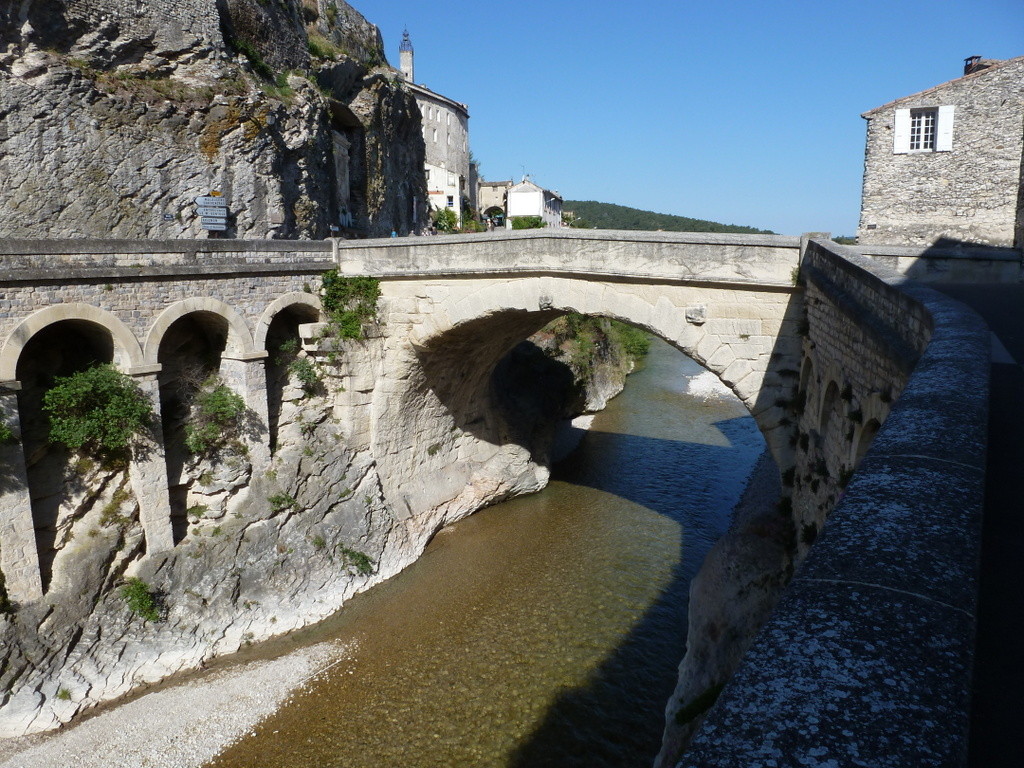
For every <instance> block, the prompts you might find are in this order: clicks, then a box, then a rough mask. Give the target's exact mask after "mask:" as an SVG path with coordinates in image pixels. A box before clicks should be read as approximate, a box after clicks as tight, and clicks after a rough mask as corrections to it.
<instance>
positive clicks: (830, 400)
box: [819, 381, 839, 438]
mask: <svg viewBox="0 0 1024 768" xmlns="http://www.w3.org/2000/svg"><path fill="white" fill-rule="evenodd" d="M821 403H822V404H821V428H820V429H819V432H821V436H822V437H823V438H824V437H825V436H826V435H827V434H828V428H829V425H830V424H831V423H832V422H833V421H835V418H834V417H835V416H837V415H838V411H839V385H838V384H836V383H835V382H834V381H830V382H829V383H828V387H826V389H825V397H824V398H823V399H822V401H821Z"/></svg>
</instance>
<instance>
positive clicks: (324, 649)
mask: <svg viewBox="0 0 1024 768" xmlns="http://www.w3.org/2000/svg"><path fill="white" fill-rule="evenodd" d="M354 651H355V649H354V648H350V647H345V646H341V645H337V644H333V643H319V644H317V645H314V646H310V647H308V648H303V649H301V650H298V651H294V652H292V653H288V654H286V655H284V656H281V657H279V658H276V659H269V660H258V661H249V662H245V663H242V664H238V665H231V666H228V667H226V668H224V669H219V670H216V671H213V672H209V673H206V674H203V675H202V676H200V677H195V676H190V678H189V679H187V680H183V681H182V682H179V683H171V684H169V685H166V686H164V687H160V688H159V689H158V690H155V691H152V692H150V693H146V694H143V695H142V696H139V697H138V698H136V699H134V700H132V701H129V702H128V703H125V704H120V705H117V706H113V707H111V708H108V709H107V710H106V711H104V712H102V713H99V714H96V715H94V716H91V717H87V718H86V719H84V720H83V721H82V722H80V723H78V724H77V725H74V726H71V727H70V728H67V729H66V730H63V731H59V732H57V733H47V734H36V735H33V736H23V737H20V738H15V739H7V740H4V741H0V761H2V762H0V768H138V767H139V766H146V768H200V766H203V765H205V764H206V763H208V762H209V761H210V760H211V759H212V758H213V757H215V756H216V755H217V754H218V753H219V752H220V751H221V750H223V749H224V747H226V746H228V745H229V744H231V743H233V742H234V741H236V740H237V739H239V738H241V737H242V736H244V735H246V734H247V733H248V732H249V731H251V729H252V728H253V727H254V726H256V725H257V724H258V723H259V722H260V721H262V720H263V719H264V718H266V717H267V716H268V715H270V714H272V713H273V712H275V711H276V710H277V709H278V708H279V707H280V706H281V705H282V704H284V703H285V702H286V701H287V699H288V697H289V696H290V695H292V694H293V693H294V692H296V691H297V690H299V689H300V688H302V686H304V685H308V684H309V683H311V682H313V681H314V680H315V679H316V677H317V676H318V675H320V674H322V673H324V672H326V671H327V670H329V669H330V668H332V667H334V666H335V665H337V664H339V663H341V662H344V661H346V660H348V659H349V658H351V655H352V653H353V652H354Z"/></svg>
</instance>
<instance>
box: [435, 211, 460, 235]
mask: <svg viewBox="0 0 1024 768" xmlns="http://www.w3.org/2000/svg"><path fill="white" fill-rule="evenodd" d="M434 227H435V228H436V229H437V231H438V232H445V233H448V234H450V233H452V232H454V231H455V230H456V229H458V227H459V215H458V214H457V213H455V211H454V209H452V208H438V209H437V210H436V211H435V212H434Z"/></svg>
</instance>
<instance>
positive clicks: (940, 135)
mask: <svg viewBox="0 0 1024 768" xmlns="http://www.w3.org/2000/svg"><path fill="white" fill-rule="evenodd" d="M954 109H955V107H954V106H953V105H952V104H948V105H946V106H944V107H939V115H938V120H939V124H938V126H936V129H935V151H936V152H952V151H953V111H954Z"/></svg>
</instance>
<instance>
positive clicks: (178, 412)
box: [157, 312, 228, 542]
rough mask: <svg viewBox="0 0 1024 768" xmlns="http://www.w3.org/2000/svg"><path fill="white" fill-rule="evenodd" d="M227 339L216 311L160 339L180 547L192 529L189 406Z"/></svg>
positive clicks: (164, 421)
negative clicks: (188, 510) (189, 515)
mask: <svg viewBox="0 0 1024 768" xmlns="http://www.w3.org/2000/svg"><path fill="white" fill-rule="evenodd" d="M227 338H228V323H227V320H225V319H224V318H223V317H221V316H220V315H216V314H214V313H212V312H193V313H192V314H189V315H185V316H184V317H180V318H178V319H177V320H175V321H174V323H172V324H171V326H170V328H168V329H167V332H166V333H165V334H164V337H163V338H162V339H161V340H160V349H159V352H158V356H157V360H158V362H159V363H160V365H161V368H160V375H159V382H160V425H161V427H162V429H163V438H164V454H165V456H166V460H167V484H168V487H169V491H168V492H169V494H170V504H171V529H172V531H173V534H174V541H175V542H178V541H181V539H183V538H184V537H185V533H186V532H187V530H188V518H187V517H186V514H185V513H186V498H187V496H188V480H189V478H187V477H184V468H185V461H186V459H187V458H188V452H187V450H186V448H185V421H186V418H187V416H188V410H189V404H190V403H191V401H192V398H193V397H194V396H195V394H196V392H198V391H199V388H200V386H201V385H202V383H203V382H204V381H205V380H206V379H207V377H209V376H210V375H211V374H214V373H216V372H217V371H218V370H219V369H220V359H221V355H222V354H223V353H224V348H225V346H226V345H227Z"/></svg>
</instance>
